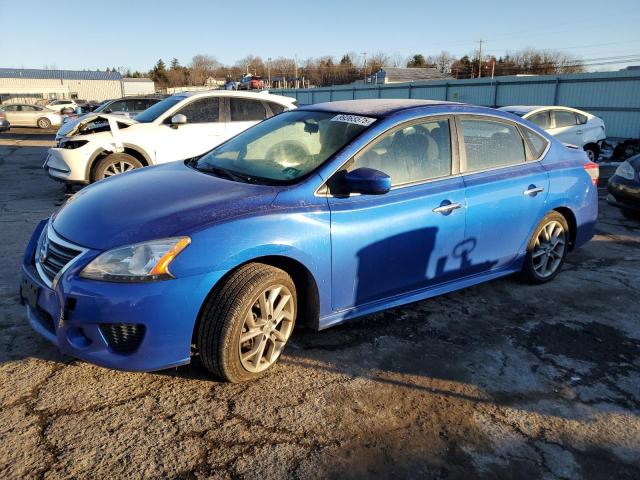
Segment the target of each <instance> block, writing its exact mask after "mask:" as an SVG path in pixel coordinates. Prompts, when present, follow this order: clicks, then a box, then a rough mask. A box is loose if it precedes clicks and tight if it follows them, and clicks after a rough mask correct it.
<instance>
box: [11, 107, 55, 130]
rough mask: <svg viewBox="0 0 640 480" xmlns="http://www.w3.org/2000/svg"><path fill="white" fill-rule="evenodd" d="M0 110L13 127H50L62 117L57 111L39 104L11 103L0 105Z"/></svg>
mask: <svg viewBox="0 0 640 480" xmlns="http://www.w3.org/2000/svg"><path fill="white" fill-rule="evenodd" d="M0 111H2V112H4V116H5V117H6V118H7V121H8V122H9V123H10V124H11V125H12V126H14V127H38V128H50V127H52V126H56V127H57V126H58V125H60V124H61V123H62V117H61V116H60V114H59V113H58V112H54V111H52V110H49V109H48V108H44V107H41V106H40V105H29V104H25V103H12V104H8V105H0Z"/></svg>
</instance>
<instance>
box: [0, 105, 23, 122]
mask: <svg viewBox="0 0 640 480" xmlns="http://www.w3.org/2000/svg"><path fill="white" fill-rule="evenodd" d="M3 111H4V113H6V114H7V120H8V121H9V123H10V124H11V125H14V126H17V125H24V123H22V122H23V121H24V118H23V117H21V116H20V105H6V106H5V107H3Z"/></svg>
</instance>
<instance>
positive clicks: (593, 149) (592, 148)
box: [584, 144, 600, 163]
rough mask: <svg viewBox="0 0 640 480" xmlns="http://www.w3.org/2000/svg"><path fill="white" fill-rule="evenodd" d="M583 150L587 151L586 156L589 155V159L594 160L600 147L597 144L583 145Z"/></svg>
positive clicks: (596, 158)
mask: <svg viewBox="0 0 640 480" xmlns="http://www.w3.org/2000/svg"><path fill="white" fill-rule="evenodd" d="M584 151H585V152H587V157H589V161H591V162H594V163H595V162H596V161H597V160H598V157H599V156H600V147H598V146H597V145H593V144H591V145H586V146H585V147H584Z"/></svg>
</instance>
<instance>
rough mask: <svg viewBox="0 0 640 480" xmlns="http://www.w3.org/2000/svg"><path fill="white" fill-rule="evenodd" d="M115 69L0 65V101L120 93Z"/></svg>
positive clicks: (119, 78)
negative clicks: (65, 68)
mask: <svg viewBox="0 0 640 480" xmlns="http://www.w3.org/2000/svg"><path fill="white" fill-rule="evenodd" d="M123 88H124V87H123V83H122V75H120V74H119V73H117V72H101V71H74V70H37V69H25V68H0V102H2V103H6V102H7V101H11V102H26V103H35V102H37V101H38V100H41V99H56V98H57V99H60V98H71V99H83V100H95V101H102V100H107V99H109V98H118V97H122V96H124V91H123Z"/></svg>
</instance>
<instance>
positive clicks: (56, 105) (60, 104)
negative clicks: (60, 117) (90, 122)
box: [46, 100, 78, 112]
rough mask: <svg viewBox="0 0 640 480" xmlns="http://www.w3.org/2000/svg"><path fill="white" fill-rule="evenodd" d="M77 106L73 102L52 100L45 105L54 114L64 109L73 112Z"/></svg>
mask: <svg viewBox="0 0 640 480" xmlns="http://www.w3.org/2000/svg"><path fill="white" fill-rule="evenodd" d="M77 106H78V104H77V103H76V102H75V101H73V100H52V101H51V102H49V103H47V105H46V107H47V108H48V109H49V110H54V111H56V112H61V111H62V110H63V109H65V108H70V109H72V110H75V109H76V107H77Z"/></svg>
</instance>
